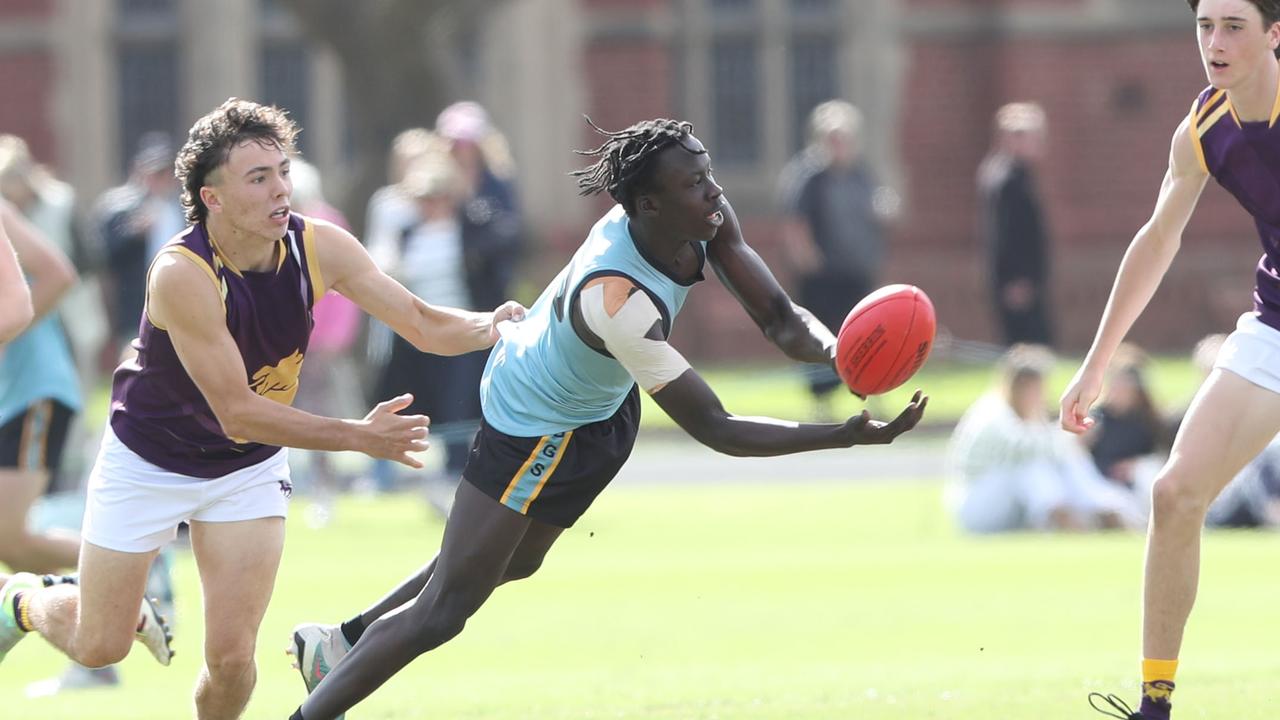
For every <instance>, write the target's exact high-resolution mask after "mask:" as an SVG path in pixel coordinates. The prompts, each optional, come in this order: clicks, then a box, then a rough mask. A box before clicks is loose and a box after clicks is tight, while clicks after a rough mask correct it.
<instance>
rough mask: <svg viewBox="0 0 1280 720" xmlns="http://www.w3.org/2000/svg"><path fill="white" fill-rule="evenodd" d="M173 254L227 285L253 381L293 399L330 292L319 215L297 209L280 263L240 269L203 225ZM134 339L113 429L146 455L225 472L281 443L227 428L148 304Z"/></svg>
mask: <svg viewBox="0 0 1280 720" xmlns="http://www.w3.org/2000/svg"><path fill="white" fill-rule="evenodd" d="M165 253H173V254H178V255H182V256H183V257H184V258H186V259H187V260H189V261H190V262H193V263H195V264H197V265H199V266H200V267H201V268H202V269H203V270H204V271H205V274H206V275H207V276H208V279H209V282H211V283H213V284H214V286H215V287H216V288H217V289H218V294H219V295H220V296H221V298H222V304H223V308H224V310H225V316H226V321H227V331H228V332H230V333H231V337H232V338H233V339H234V340H235V342H236V346H237V347H239V349H240V357H241V358H242V359H243V361H244V377H245V383H246V384H247V385H248V386H249V387H250V388H252V389H253V391H254V392H256V393H258V394H259V395H262V396H264V397H267V398H270V399H272V400H275V401H277V402H281V403H284V404H286V405H289V404H292V403H293V397H294V395H295V394H296V393H297V391H298V373H299V371H300V370H301V369H302V358H303V355H304V354H305V353H306V351H307V339H308V338H309V337H310V335H311V328H312V325H313V322H312V318H311V308H312V306H314V305H315V301H316V299H317V298H319V297H321V296H322V295H323V294H324V286H323V284H322V282H321V278H320V267H319V258H318V257H317V255H316V250H315V227H314V226H313V225H312V224H311V222H310V221H308V220H307V219H306V218H303V217H302V216H300V215H290V217H289V226H288V230H287V231H286V232H285V235H284V237H283V238H281V240H280V241H279V247H277V249H276V257H277V258H278V262H277V264H276V267H275V269H274V270H268V271H264V272H249V271H240V270H237V269H236V268H235V267H234V266H232V265H231V264H229V263H227V262H226V261H225V259H224V258H223V256H222V254H221V253H220V252H218V249H217V246H216V244H215V241H211V240H210V238H209V234H208V231H207V230H206V229H205V227H204V225H202V224H201V225H194V226H192V227H189V228H187V229H186V231H184V232H183V233H181V234H180V235H178V236H176V237H174V238H173V239H172V240H170V241H169V242H168V243H167V244H166V245H165V246H164V247H163V248H162V249H161V250H160V254H165ZM133 347H134V349H135V350H137V351H138V356H137V358H136V359H134V360H129V361H126V362H124V363H123V364H122V365H120V367H119V368H117V369H116V372H115V377H114V378H113V380H112V388H111V429H112V430H113V431H115V434H116V436H117V437H119V438H120V441H121V442H123V443H124V444H125V446H127V447H128V448H129V449H130V450H132V451H134V452H135V453H137V454H138V455H139V456H141V457H142V458H143V459H144V460H147V461H148V462H151V463H154V464H155V465H158V466H160V467H162V468H164V469H165V470H168V471H170V472H175V473H179V474H181V475H189V476H192V477H197V478H217V477H222V476H224V475H227V474H229V473H231V472H234V471H236V470H239V469H241V468H244V467H248V466H250V465H253V464H255V463H258V462H261V461H263V460H265V459H267V458H268V457H270V456H271V455H273V454H275V453H276V452H277V451H279V449H280V448H278V447H275V446H272V445H263V444H261V443H253V442H243V441H239V440H236V439H233V438H229V437H227V436H226V434H225V433H223V432H222V427H221V426H220V425H219V424H218V419H217V418H216V417H215V416H214V414H213V411H212V410H211V409H210V408H209V403H208V402H207V401H206V400H205V398H204V395H202V394H201V393H200V390H199V388H197V387H196V385H195V383H194V382H193V381H192V380H191V377H190V376H189V375H187V372H186V370H185V369H183V367H182V362H181V360H179V359H178V355H177V353H176V352H175V351H174V349H173V342H172V341H171V340H170V338H169V333H167V332H165V330H164V329H162V328H158V327H156V326H155V325H153V324H152V323H151V320H150V318H149V317H147V313H146V310H145V309H144V310H143V313H142V320H141V324H140V327H139V331H138V337H137V339H135V340H134V341H133Z"/></svg>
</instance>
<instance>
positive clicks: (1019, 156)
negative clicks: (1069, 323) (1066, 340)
mask: <svg viewBox="0 0 1280 720" xmlns="http://www.w3.org/2000/svg"><path fill="white" fill-rule="evenodd" d="M995 132H996V140H995V145H994V148H993V149H992V151H991V153H990V154H989V155H988V156H987V157H986V159H985V160H983V162H982V165H981V168H980V169H979V171H978V195H979V200H980V202H981V208H982V217H981V228H980V236H981V237H982V239H983V241H984V243H985V245H986V251H987V264H988V279H989V280H990V283H991V295H992V301H993V303H994V305H995V314H996V320H997V321H998V323H999V328H1000V339H1001V341H1003V342H1004V343H1005V344H1007V345H1013V344H1015V343H1034V344H1039V345H1046V346H1052V345H1053V340H1054V334H1053V323H1052V321H1051V319H1050V308H1049V298H1048V295H1049V234H1048V228H1047V227H1046V222H1045V217H1044V210H1043V205H1042V202H1041V199H1040V192H1039V190H1038V188H1037V187H1036V178H1035V165H1036V163H1037V161H1038V160H1039V159H1040V158H1041V157H1042V156H1043V155H1044V150H1045V140H1046V124H1045V114H1044V110H1043V109H1041V107H1040V106H1039V105H1036V104H1034V103H1023V102H1019V103H1010V104H1008V105H1005V106H1004V107H1002V108H1000V110H999V112H997V113H996V120H995Z"/></svg>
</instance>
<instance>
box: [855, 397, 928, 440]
mask: <svg viewBox="0 0 1280 720" xmlns="http://www.w3.org/2000/svg"><path fill="white" fill-rule="evenodd" d="M928 404H929V396H928V395H925V394H924V392H923V391H920V390H917V391H916V393H915V394H914V395H912V396H911V402H910V403H909V404H908V405H907V407H906V408H905V409H903V411H902V412H901V413H899V414H898V417H896V418H894V419H893V420H891V421H889V422H887V423H886V422H880V421H879V420H872V419H871V413H869V412H867V411H866V410H863V411H862V413H861V414H860V415H855V416H854V417H851V418H849V419H848V420H847V421H845V424H844V426H845V429H846V430H848V431H849V433H850V437H851V439H852V440H853V444H854V445H888V444H889V443H891V442H893V439H894V438H896V437H898V436H899V435H901V434H902V433H904V432H906V431H908V430H910V429H911V428H913V427H915V426H916V423H918V422H920V418H922V417H924V409H925V407H926V406H928Z"/></svg>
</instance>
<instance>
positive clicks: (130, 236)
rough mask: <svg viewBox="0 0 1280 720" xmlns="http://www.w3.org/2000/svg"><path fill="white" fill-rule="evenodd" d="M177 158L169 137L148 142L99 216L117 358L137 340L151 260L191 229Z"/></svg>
mask: <svg viewBox="0 0 1280 720" xmlns="http://www.w3.org/2000/svg"><path fill="white" fill-rule="evenodd" d="M173 158H174V153H173V146H172V145H171V144H170V143H169V139H168V137H167V136H165V135H164V134H162V133H149V134H147V135H145V136H143V138H142V141H141V143H140V145H139V148H138V152H137V153H135V154H134V156H133V163H132V170H131V172H130V173H129V178H128V180H127V181H126V182H125V184H123V185H121V186H119V187H115V188H112V189H110V190H108V191H106V192H105V193H103V194H102V196H101V197H100V198H99V199H98V202H97V206H96V208H95V211H94V222H95V224H96V225H97V230H98V234H99V236H100V238H101V244H102V246H103V251H104V252H105V254H106V266H107V272H108V273H109V275H110V278H109V281H108V287H109V292H108V293H107V296H108V298H109V302H110V309H111V313H110V314H111V335H112V339H113V340H114V353H113V354H115V355H118V354H119V352H120V351H121V350H123V349H125V348H126V347H127V346H128V344H129V341H131V340H132V339H133V338H134V337H135V336H137V334H138V323H139V321H140V320H141V318H142V304H143V301H144V298H145V297H146V284H147V268H148V267H149V266H150V265H151V259H152V258H154V257H155V256H156V253H157V252H158V251H159V250H160V247H161V246H162V245H164V244H165V243H166V242H168V241H169V239H170V238H172V237H173V236H174V235H177V234H178V233H180V232H182V230H183V228H185V227H186V221H185V219H184V217H183V214H182V204H181V202H180V201H179V195H180V193H181V188H179V187H178V181H177V178H176V177H175V176H174V174H173Z"/></svg>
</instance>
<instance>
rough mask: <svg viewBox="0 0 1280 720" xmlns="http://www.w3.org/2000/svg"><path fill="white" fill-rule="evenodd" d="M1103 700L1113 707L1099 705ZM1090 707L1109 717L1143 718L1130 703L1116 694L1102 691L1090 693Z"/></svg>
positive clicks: (1125, 719) (1129, 719)
mask: <svg viewBox="0 0 1280 720" xmlns="http://www.w3.org/2000/svg"><path fill="white" fill-rule="evenodd" d="M1099 702H1103V703H1106V704H1108V705H1110V706H1111V707H1109V708H1108V707H1099V706H1098V703H1099ZM1089 707H1091V708H1093V709H1094V710H1097V711H1098V712H1100V713H1102V714H1103V715H1106V716H1107V717H1113V718H1119V720H1142V716H1141V715H1139V714H1138V713H1136V712H1134V711H1133V708H1131V707H1129V704H1128V703H1126V702H1125V701H1124V700H1121V699H1120V698H1119V697H1117V696H1115V695H1103V694H1102V693H1089Z"/></svg>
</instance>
